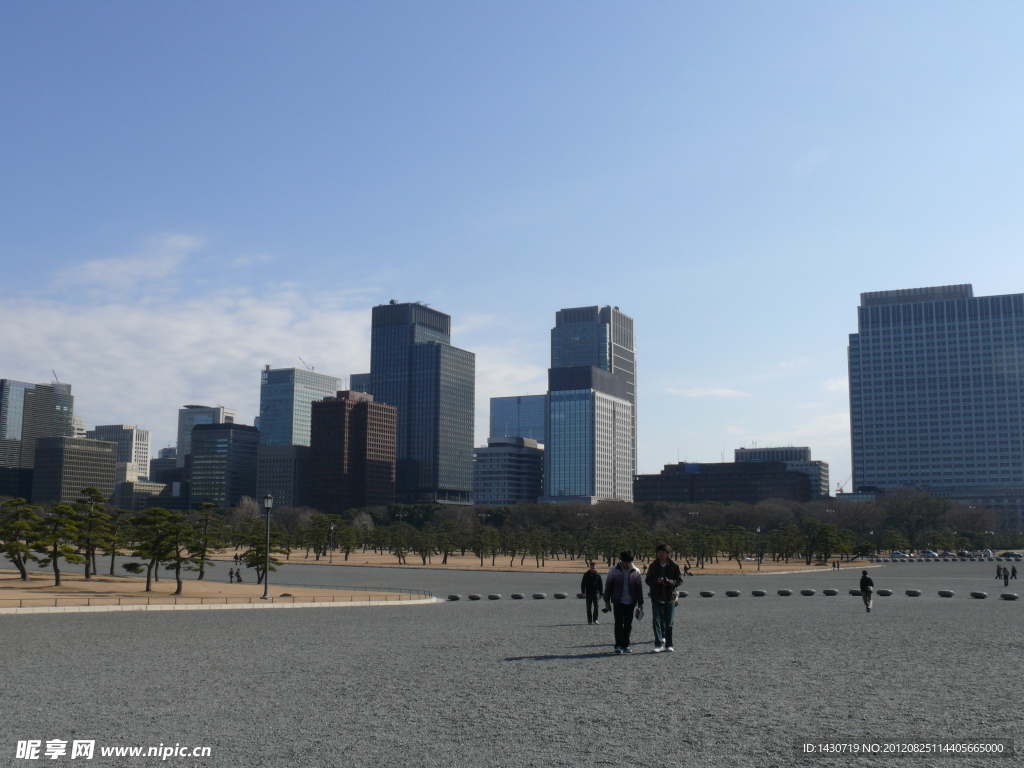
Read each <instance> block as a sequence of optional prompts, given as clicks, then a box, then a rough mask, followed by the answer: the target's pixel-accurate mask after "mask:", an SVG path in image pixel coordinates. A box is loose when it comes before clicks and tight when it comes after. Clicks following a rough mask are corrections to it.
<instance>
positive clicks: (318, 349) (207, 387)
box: [0, 291, 370, 446]
mask: <svg viewBox="0 0 1024 768" xmlns="http://www.w3.org/2000/svg"><path fill="white" fill-rule="evenodd" d="M369 325H370V312H369V308H368V307H367V308H366V309H358V310H356V309H349V308H347V307H346V306H345V302H343V301H341V300H338V298H337V297H335V296H330V295H320V296H313V297H310V298H309V300H307V298H306V297H304V296H302V295H300V294H299V293H298V292H294V291H293V292H283V293H273V294H272V295H270V296H268V297H265V298H264V297H261V298H259V299H257V298H256V297H254V296H252V295H250V294H247V293H245V292H243V291H235V292H232V293H219V294H208V295H205V296H201V297H190V298H187V299H180V300H164V301H159V302H138V303H132V304H127V303H120V304H117V303H108V304H103V305H81V304H71V303H63V302H59V301H53V300H50V301H40V300H29V299H8V300H5V301H4V302H0V327H3V328H6V329H12V328H13V329H17V332H15V333H3V334H0V359H2V360H3V361H4V374H5V375H7V376H10V377H12V378H18V379H22V380H27V381H49V380H50V379H51V376H50V373H49V369H50V368H54V369H56V371H57V373H58V375H59V376H60V377H61V380H62V381H68V382H70V383H71V384H72V386H73V392H74V395H75V410H76V412H77V413H79V414H80V415H81V416H83V418H85V420H86V422H87V424H88V425H89V426H93V425H95V424H116V423H132V424H138V425H139V426H142V427H146V428H148V429H150V430H151V431H152V432H153V438H154V446H163V445H165V444H166V442H167V441H168V440H171V441H173V440H174V439H175V435H176V429H177V427H176V423H177V411H178V408H180V407H181V406H182V405H184V404H185V403H207V404H211V405H212V404H222V405H226V406H228V407H232V408H237V409H238V410H239V419H240V420H241V421H243V422H244V423H247V424H251V423H252V420H253V418H254V417H255V416H256V415H257V414H258V411H259V370H260V369H261V368H262V367H263V365H264V364H266V363H270V364H272V365H273V366H274V367H293V366H295V367H298V366H300V365H301V363H300V362H299V360H298V356H299V355H301V356H302V357H304V358H305V359H306V360H308V361H309V362H310V363H311V364H312V365H314V366H315V367H316V369H317V371H321V372H323V373H328V374H331V375H334V376H338V377H346V376H348V375H349V374H351V373H358V372H362V371H365V370H368V369H369V359H370V353H369V348H370V328H369Z"/></svg>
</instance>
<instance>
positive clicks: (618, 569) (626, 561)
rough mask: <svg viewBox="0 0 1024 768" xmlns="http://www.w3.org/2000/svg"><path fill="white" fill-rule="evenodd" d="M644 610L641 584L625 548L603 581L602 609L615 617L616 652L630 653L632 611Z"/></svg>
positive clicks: (638, 574) (642, 584) (631, 649)
mask: <svg viewBox="0 0 1024 768" xmlns="http://www.w3.org/2000/svg"><path fill="white" fill-rule="evenodd" d="M643 607H644V582H643V579H642V577H641V576H640V571H639V570H637V567H636V566H635V565H633V553H632V552H630V551H629V550H628V549H627V550H623V552H622V554H620V555H619V562H618V563H616V564H615V565H614V566H612V569H611V570H610V571H608V576H607V577H606V578H605V580H604V609H605V612H607V611H613V612H614V613H613V614H612V615H613V616H614V618H615V652H616V653H632V652H633V648H632V647H631V646H630V644H629V636H630V633H631V632H632V629H633V611H634V610H636V611H640V610H642V609H643Z"/></svg>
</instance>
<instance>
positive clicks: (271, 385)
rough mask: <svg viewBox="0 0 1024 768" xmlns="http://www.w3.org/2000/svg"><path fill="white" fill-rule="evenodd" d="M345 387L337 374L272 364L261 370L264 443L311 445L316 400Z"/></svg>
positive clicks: (262, 437)
mask: <svg viewBox="0 0 1024 768" xmlns="http://www.w3.org/2000/svg"><path fill="white" fill-rule="evenodd" d="M341 389H342V381H341V379H339V378H336V377H334V376H327V375H325V374H323V373H317V372H316V371H307V370H305V369H302V368H273V369H272V368H271V367H270V366H269V365H268V366H267V367H266V368H265V369H264V370H263V371H261V372H260V422H259V425H260V445H309V425H310V409H311V407H312V403H313V401H314V400H323V399H324V398H325V397H334V395H335V394H336V393H337V392H338V391H340V390H341Z"/></svg>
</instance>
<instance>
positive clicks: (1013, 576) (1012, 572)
mask: <svg viewBox="0 0 1024 768" xmlns="http://www.w3.org/2000/svg"><path fill="white" fill-rule="evenodd" d="M1010 578H1011V579H1016V578H1017V566H1016V565H1015V566H1013V568H1011V569H1010Z"/></svg>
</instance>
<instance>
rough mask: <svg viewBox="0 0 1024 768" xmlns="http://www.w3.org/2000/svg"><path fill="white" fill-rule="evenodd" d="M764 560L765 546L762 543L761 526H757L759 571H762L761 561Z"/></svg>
mask: <svg viewBox="0 0 1024 768" xmlns="http://www.w3.org/2000/svg"><path fill="white" fill-rule="evenodd" d="M762 560H764V544H763V543H761V526H760V525H759V526H757V570H759V571H760V570H761V561H762Z"/></svg>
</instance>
